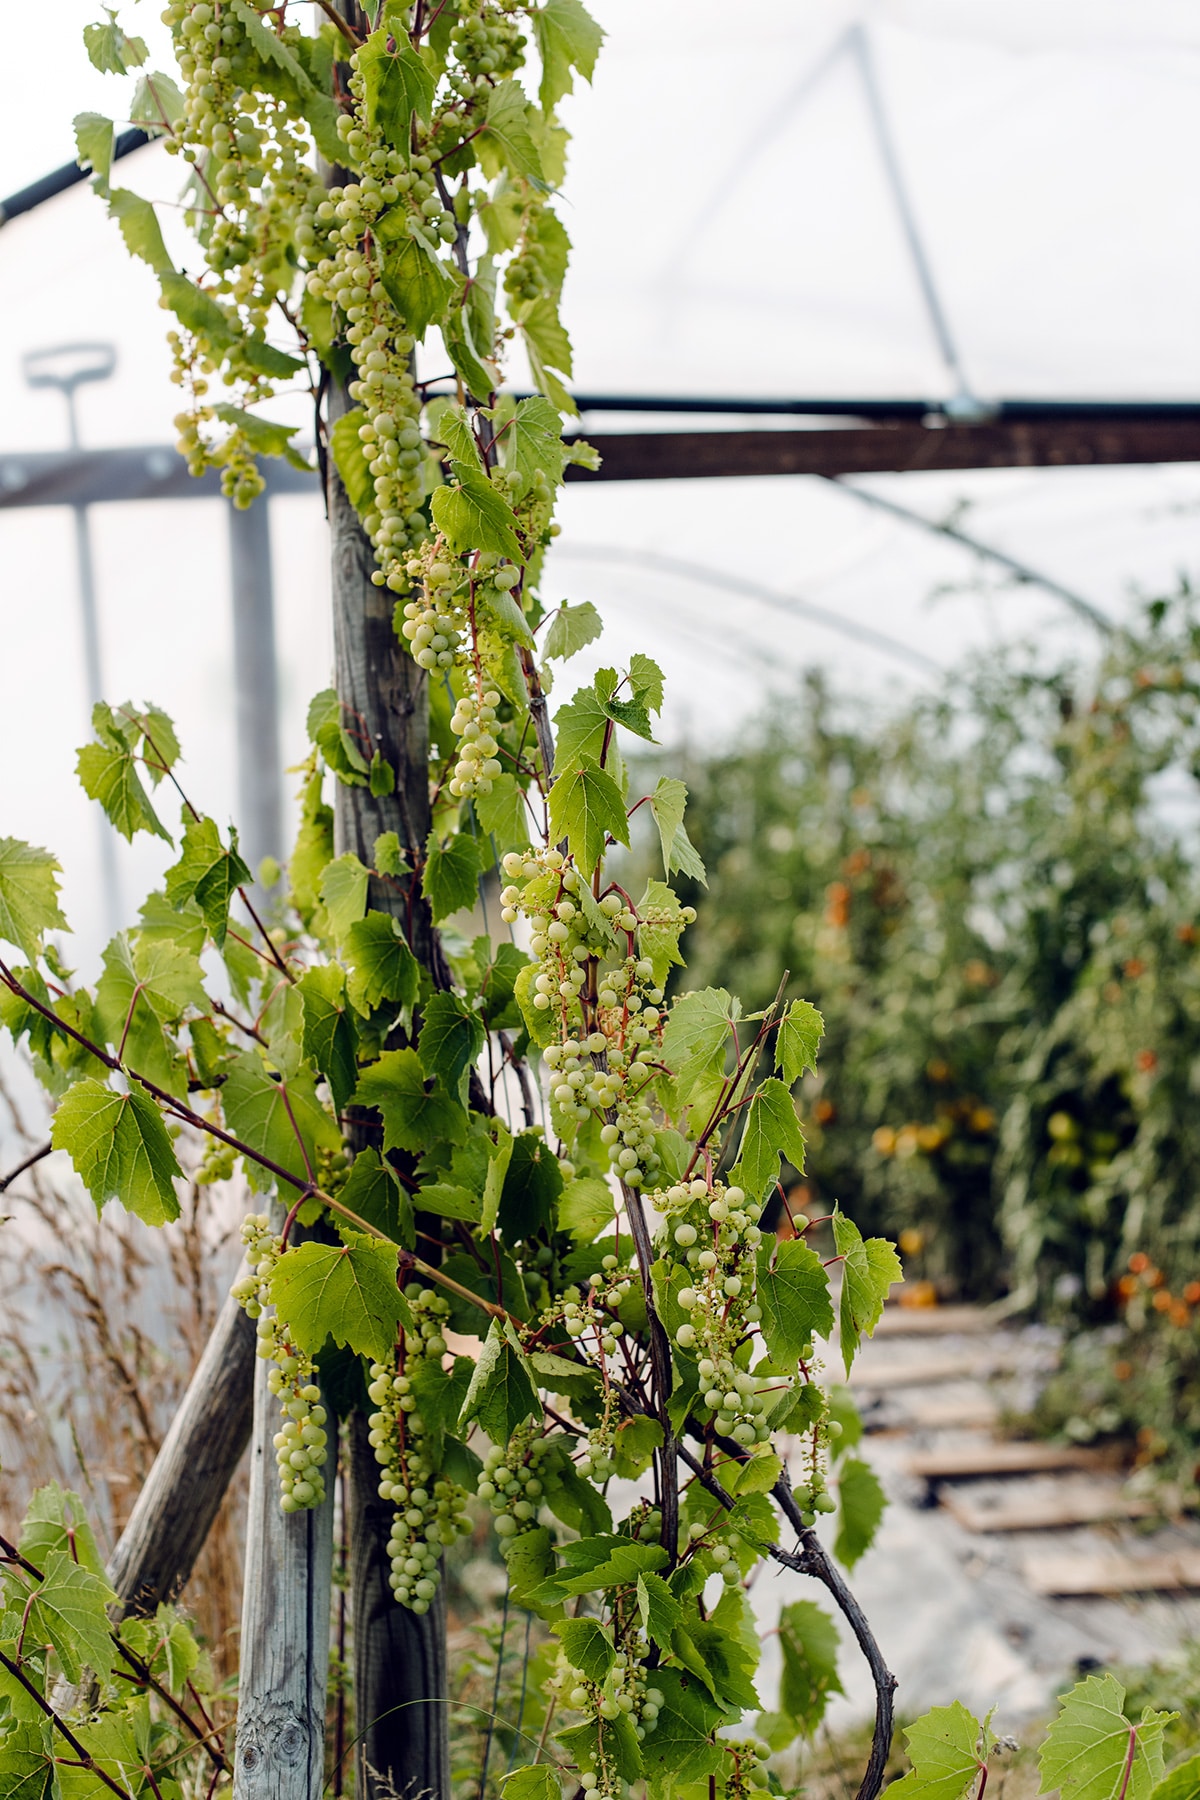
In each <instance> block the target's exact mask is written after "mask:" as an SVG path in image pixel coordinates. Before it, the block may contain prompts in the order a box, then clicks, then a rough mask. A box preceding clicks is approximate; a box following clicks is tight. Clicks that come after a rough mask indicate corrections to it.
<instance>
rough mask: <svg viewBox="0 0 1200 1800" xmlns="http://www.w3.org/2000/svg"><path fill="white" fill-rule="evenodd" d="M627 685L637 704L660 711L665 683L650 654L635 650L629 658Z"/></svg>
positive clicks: (650, 709) (653, 710) (651, 710)
mask: <svg viewBox="0 0 1200 1800" xmlns="http://www.w3.org/2000/svg"><path fill="white" fill-rule="evenodd" d="M629 686H630V688H631V690H632V692H633V697H634V699H635V700H636V701H637V703H638V705H639V706H642V707H645V708H646V709H647V710H648V711H650V712H653V713H657V712H661V711H662V703H663V694H664V693H665V691H666V683H665V679H664V677H663V672H662V670H661V669H660V668H659V666H658V664H657V663H656V662H655V660H654V658H653V657H652V656H643V654H642V652H641V651H640V650H635V651H634V653H633V655H632V656H631V657H630V659H629Z"/></svg>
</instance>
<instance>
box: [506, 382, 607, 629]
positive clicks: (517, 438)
mask: <svg viewBox="0 0 1200 1800" xmlns="http://www.w3.org/2000/svg"><path fill="white" fill-rule="evenodd" d="M503 443H504V450H505V456H504V466H505V469H506V470H509V471H512V470H515V471H516V472H517V474H518V475H520V477H521V480H522V483H523V486H522V489H521V491H522V493H524V492H525V491H526V490H527V489H528V488H529V486H530V484H531V483H532V481H533V478H534V476H535V475H544V476H545V477H546V480H547V481H548V482H549V483H550V485H551V487H557V486H558V484H559V482H560V481H561V480H562V478H563V470H564V469H565V468H566V464H567V447H566V445H565V444H564V443H563V438H562V428H561V426H560V425H559V422H558V414H557V412H555V410H554V408H553V407H552V406H551V405H550V402H549V401H548V400H546V399H545V398H544V397H543V396H542V395H541V394H530V395H529V396H528V397H527V398H526V399H524V400H522V401H520V402H519V403H518V406H517V409H516V411H515V413H514V414H513V416H512V418H511V420H510V421H509V423H508V424H507V425H506V426H505V428H504V435H503ZM564 610H566V611H568V612H574V613H576V614H588V613H590V614H591V619H592V621H593V622H594V626H593V628H592V629H590V630H588V632H587V635H586V636H585V637H583V638H582V639H581V640H580V642H581V643H584V644H586V643H587V642H588V639H589V638H593V637H597V636H598V635H599V633H600V630H601V626H600V615H599V614H598V613H597V611H596V609H595V607H594V606H592V605H591V604H590V602H588V601H586V600H585V601H584V602H583V604H582V605H581V606H577V607H570V608H565V609H564ZM562 616H563V615H562V613H559V614H558V615H557V617H558V618H559V619H561V618H562ZM585 623H586V621H585ZM550 629H551V632H553V630H554V627H553V626H551V628H550ZM579 647H580V646H579V644H576V646H575V648H576V649H578V648H579ZM545 654H546V655H550V654H552V653H551V652H550V651H546V652H545ZM553 654H559V655H563V656H569V655H570V654H571V652H570V651H569V650H567V651H560V652H554V653H553Z"/></svg>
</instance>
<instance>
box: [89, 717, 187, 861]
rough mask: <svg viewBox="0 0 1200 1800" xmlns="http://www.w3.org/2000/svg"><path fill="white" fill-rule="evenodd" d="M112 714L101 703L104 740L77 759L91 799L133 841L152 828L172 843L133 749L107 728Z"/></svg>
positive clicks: (98, 723)
mask: <svg viewBox="0 0 1200 1800" xmlns="http://www.w3.org/2000/svg"><path fill="white" fill-rule="evenodd" d="M105 713H108V716H109V719H111V717H112V714H111V713H109V709H108V707H107V706H105V705H104V704H103V702H100V703H99V704H98V705H97V706H96V708H95V711H94V713H93V715H92V723H93V727H94V728H95V730H96V732H97V733H98V735H99V737H100V742H99V743H95V744H85V745H84V746H83V748H82V749H81V750H80V751H79V753H78V755H77V757H76V759H75V773H76V774H77V775H78V777H79V782H80V786H81V787H82V788H83V791H84V793H85V794H86V795H87V797H88V799H89V800H98V801H99V803H100V805H101V806H102V807H103V808H104V811H105V812H106V814H107V815H108V818H109V821H110V823H111V824H112V826H113V828H114V829H115V830H116V831H119V832H120V833H121V836H122V837H123V838H125V839H126V840H127V841H129V842H132V841H133V835H134V833H135V832H137V831H148V832H150V833H152V834H153V835H154V836H155V837H160V838H163V839H165V841H166V842H167V843H168V844H169V843H170V842H171V834H170V832H169V831H167V829H166V827H165V826H164V825H163V823H162V820H161V819H160V818H159V816H158V814H157V813H156V812H155V810H154V808H153V806H152V805H151V804H150V796H149V795H148V794H147V792H146V790H145V788H144V787H143V786H142V783H141V779H140V777H139V775H138V770H137V763H136V761H135V759H134V756H133V752H132V751H131V750H130V748H129V746H128V745H127V744H126V742H125V740H124V738H123V737H121V736H120V735H119V734H118V733H117V732H116V731H110V730H108V729H106V728H105V725H104V722H103V718H102V715H103V714H105Z"/></svg>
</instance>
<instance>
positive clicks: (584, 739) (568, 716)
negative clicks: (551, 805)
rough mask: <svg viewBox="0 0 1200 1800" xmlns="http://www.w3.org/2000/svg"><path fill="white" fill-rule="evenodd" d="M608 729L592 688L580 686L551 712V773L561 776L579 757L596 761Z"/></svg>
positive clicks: (605, 717)
mask: <svg viewBox="0 0 1200 1800" xmlns="http://www.w3.org/2000/svg"><path fill="white" fill-rule="evenodd" d="M607 729H608V714H607V713H606V712H605V710H604V707H603V706H602V704H601V702H600V700H599V698H598V697H597V695H596V692H595V690H594V689H593V688H590V687H586V688H580V689H578V691H577V692H576V693H575V694H574V695H573V696H572V698H571V699H570V700H568V701H567V702H566V703H565V705H563V706H560V707H559V709H558V711H557V712H556V713H555V715H554V730H555V736H556V748H555V752H554V773H555V775H556V776H558V775H564V774H566V773H567V772H568V771H569V770H571V769H573V768H576V767H578V765H579V763H580V762H581V761H582V760H585V759H586V760H587V761H590V762H599V760H600V751H601V749H602V748H603V745H604V734H605V732H606V730H607Z"/></svg>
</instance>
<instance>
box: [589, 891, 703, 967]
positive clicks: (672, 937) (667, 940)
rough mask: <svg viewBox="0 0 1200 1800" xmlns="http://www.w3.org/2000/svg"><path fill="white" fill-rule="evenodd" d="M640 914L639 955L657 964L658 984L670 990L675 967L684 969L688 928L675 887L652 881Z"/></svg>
mask: <svg viewBox="0 0 1200 1800" xmlns="http://www.w3.org/2000/svg"><path fill="white" fill-rule="evenodd" d="M585 891H586V890H585ZM637 913H638V919H639V920H640V923H639V925H638V954H639V955H640V956H645V957H648V958H649V960H650V962H651V963H652V964H653V965H654V981H655V985H656V986H657V987H660V988H663V987H666V985H667V977H668V975H669V973H670V971H671V969H672V967H674V966H678V967H680V968H682V967H683V958H682V956H680V954H679V939H680V937H681V936H682V935H683V932H684V929H685V928H686V925H687V920H686V918H685V917H684V915H683V909H682V908H681V906H680V904H679V900H678V897H677V896H676V893H675V890H674V888H670V887H668V886H667V884H666V882H665V881H654V880H650V881H648V882H647V883H646V891H645V893H644V894H643V895H642V897H641V899H640V900H639V901H638V904H637Z"/></svg>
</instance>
